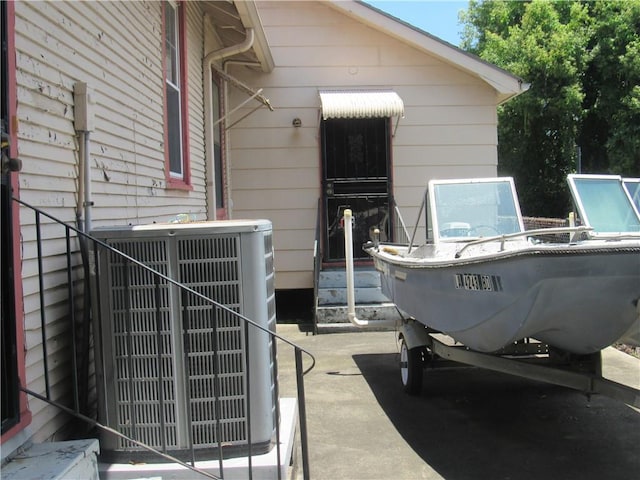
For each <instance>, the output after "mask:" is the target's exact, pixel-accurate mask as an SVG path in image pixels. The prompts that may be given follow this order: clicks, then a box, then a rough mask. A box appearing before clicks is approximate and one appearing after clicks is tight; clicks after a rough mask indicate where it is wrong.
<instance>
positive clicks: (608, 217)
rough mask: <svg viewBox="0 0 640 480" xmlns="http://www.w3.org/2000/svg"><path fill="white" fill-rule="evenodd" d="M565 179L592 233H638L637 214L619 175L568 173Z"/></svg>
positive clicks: (639, 230)
mask: <svg viewBox="0 0 640 480" xmlns="http://www.w3.org/2000/svg"><path fill="white" fill-rule="evenodd" d="M568 180H569V186H570V189H571V195H572V196H573V200H574V202H575V203H576V208H577V209H578V214H579V216H580V218H581V219H582V221H583V223H584V224H586V225H587V226H589V227H592V228H593V230H594V233H595V234H598V233H638V232H640V215H639V214H638V210H637V208H636V207H635V206H634V204H633V202H632V200H631V197H630V195H629V192H628V191H627V190H628V187H627V188H625V185H624V184H623V182H622V178H621V177H620V176H618V175H569V177H568ZM636 193H637V192H636Z"/></svg>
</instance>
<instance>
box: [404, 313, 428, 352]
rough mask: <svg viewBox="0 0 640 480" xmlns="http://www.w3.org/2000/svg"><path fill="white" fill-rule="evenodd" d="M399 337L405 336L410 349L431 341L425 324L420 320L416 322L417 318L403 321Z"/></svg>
mask: <svg viewBox="0 0 640 480" xmlns="http://www.w3.org/2000/svg"><path fill="white" fill-rule="evenodd" d="M399 337H400V338H404V341H405V342H406V343H407V347H409V348H410V349H411V348H415V347H424V346H426V345H429V343H430V341H429V333H428V332H427V329H426V328H425V326H424V325H422V324H421V323H420V322H416V321H415V320H409V321H407V322H403V323H402V326H401V327H400V334H399Z"/></svg>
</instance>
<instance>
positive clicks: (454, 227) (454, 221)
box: [429, 178, 524, 241]
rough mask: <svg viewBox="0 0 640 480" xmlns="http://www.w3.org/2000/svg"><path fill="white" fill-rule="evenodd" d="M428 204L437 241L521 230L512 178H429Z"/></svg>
mask: <svg viewBox="0 0 640 480" xmlns="http://www.w3.org/2000/svg"><path fill="white" fill-rule="evenodd" d="M429 203H430V210H431V211H430V212H429V215H430V216H431V220H432V221H431V222H430V223H431V225H430V226H431V228H432V229H433V232H432V233H433V237H434V238H435V240H436V241H438V240H445V241H446V240H447V239H456V240H460V239H461V238H465V239H473V238H478V237H491V236H495V235H506V234H510V233H518V232H522V231H523V230H524V227H523V224H522V216H521V214H520V206H519V204H518V200H517V197H516V193H515V187H514V184H513V180H512V179H511V178H493V179H473V180H439V181H432V182H430V186H429Z"/></svg>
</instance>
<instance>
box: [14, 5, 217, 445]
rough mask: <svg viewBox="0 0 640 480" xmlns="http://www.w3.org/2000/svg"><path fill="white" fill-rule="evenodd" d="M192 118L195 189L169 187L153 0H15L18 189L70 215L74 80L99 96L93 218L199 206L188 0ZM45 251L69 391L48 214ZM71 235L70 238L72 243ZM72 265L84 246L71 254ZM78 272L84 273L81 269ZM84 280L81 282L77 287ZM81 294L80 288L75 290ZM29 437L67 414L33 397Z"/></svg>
mask: <svg viewBox="0 0 640 480" xmlns="http://www.w3.org/2000/svg"><path fill="white" fill-rule="evenodd" d="M185 5H186V9H187V10H186V23H187V33H186V37H187V45H188V47H187V52H188V82H189V85H188V90H189V126H190V131H189V133H190V145H189V147H190V166H191V179H192V188H191V189H190V190H177V189H168V188H165V187H166V175H165V171H164V168H165V163H164V158H165V154H164V133H163V132H164V130H163V129H164V106H163V105H164V103H163V102H164V100H163V95H164V73H163V66H162V44H163V38H164V37H163V29H162V8H161V3H160V2H128V1H125V2H30V1H29V2H28V1H16V2H15V32H16V36H15V46H16V91H17V101H18V105H17V118H18V122H19V123H18V129H17V140H18V142H17V143H18V155H19V157H20V159H21V160H22V165H23V167H22V171H21V172H20V174H19V189H20V198H21V200H23V201H25V202H27V203H29V204H31V205H33V206H35V207H39V208H42V209H43V210H45V211H46V212H47V213H49V214H51V215H53V216H55V217H57V218H58V219H60V220H62V221H64V222H67V223H69V224H72V225H74V224H75V220H76V209H77V205H78V201H79V199H78V175H79V161H80V160H79V150H80V146H79V141H80V140H79V137H78V136H77V134H76V132H75V130H74V96H73V92H74V84H75V82H78V81H81V82H86V83H87V84H88V85H89V87H90V88H91V89H92V90H93V98H94V100H95V104H94V105H93V107H94V112H95V131H93V132H91V134H90V149H89V151H90V164H91V183H92V191H93V195H92V199H93V202H94V207H93V212H92V217H93V226H94V227H95V226H103V225H116V224H129V223H134V224H137V223H149V222H152V221H167V220H169V219H170V218H172V217H175V215H177V214H179V213H191V214H194V215H195V216H196V218H198V219H204V218H205V217H206V205H205V180H204V179H205V163H204V139H203V118H204V114H203V93H202V90H203V83H202V56H203V51H202V49H203V33H202V30H203V22H202V18H203V14H202V12H201V10H200V5H199V3H198V2H185ZM20 223H21V232H20V234H21V245H20V247H19V249H18V251H20V253H21V256H22V258H21V265H22V284H23V288H24V326H25V328H24V330H25V351H26V382H27V386H28V387H29V388H31V389H33V390H35V391H37V392H43V391H44V377H43V371H44V369H43V359H42V338H41V330H40V321H41V319H40V311H41V305H40V297H39V291H40V288H39V285H38V277H37V275H38V267H37V262H36V258H37V252H36V243H35V233H34V228H33V227H34V215H33V213H31V212H29V211H27V210H26V209H24V208H23V209H21V211H20ZM43 232H44V237H43V240H44V254H45V255H47V257H46V258H45V260H44V262H43V270H44V272H46V275H45V277H44V281H45V284H44V295H43V298H44V301H45V305H44V306H42V308H43V309H44V310H45V318H46V320H45V322H46V324H47V332H48V342H47V344H48V360H49V368H50V369H51V377H50V380H51V391H52V393H53V396H54V398H61V397H62V396H64V395H66V396H67V397H66V398H67V401H68V398H69V397H68V395H69V393H68V391H65V390H66V389H67V388H69V387H68V385H69V384H68V383H66V382H68V380H69V379H68V372H69V371H71V367H70V365H69V362H70V357H69V355H70V354H69V348H70V347H69V345H70V335H69V331H68V325H69V317H68V315H69V313H68V312H69V306H68V305H66V295H65V288H66V271H65V266H66V265H65V260H64V259H62V258H61V256H60V253H61V251H62V252H64V237H63V235H64V231H63V230H61V229H59V228H58V229H55V230H54V229H53V228H49V227H47V226H45V228H44V230H43ZM76 244H77V241H74V246H73V248H78V246H77V245H76ZM72 261H73V263H74V271H75V272H78V270H79V265H80V264H81V262H80V257H79V255H77V256H75V257H74V258H73V259H72ZM78 275H79V276H80V281H81V276H82V274H81V273H79V274H78ZM80 291H81V290H80ZM78 301H79V302H80V303H81V298H79V300H78ZM29 409H30V411H31V414H32V422H31V425H30V426H29V431H30V432H32V433H33V438H32V439H33V440H34V441H41V440H44V439H46V438H50V437H51V436H52V435H54V434H55V432H56V431H58V430H59V429H60V428H61V427H62V426H63V423H64V422H65V421H66V418H65V416H62V415H59V411H58V410H57V409H55V408H53V407H48V406H46V405H45V404H44V403H43V402H40V401H38V400H35V399H33V398H30V399H29Z"/></svg>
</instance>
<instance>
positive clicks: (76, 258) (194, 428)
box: [13, 198, 315, 479]
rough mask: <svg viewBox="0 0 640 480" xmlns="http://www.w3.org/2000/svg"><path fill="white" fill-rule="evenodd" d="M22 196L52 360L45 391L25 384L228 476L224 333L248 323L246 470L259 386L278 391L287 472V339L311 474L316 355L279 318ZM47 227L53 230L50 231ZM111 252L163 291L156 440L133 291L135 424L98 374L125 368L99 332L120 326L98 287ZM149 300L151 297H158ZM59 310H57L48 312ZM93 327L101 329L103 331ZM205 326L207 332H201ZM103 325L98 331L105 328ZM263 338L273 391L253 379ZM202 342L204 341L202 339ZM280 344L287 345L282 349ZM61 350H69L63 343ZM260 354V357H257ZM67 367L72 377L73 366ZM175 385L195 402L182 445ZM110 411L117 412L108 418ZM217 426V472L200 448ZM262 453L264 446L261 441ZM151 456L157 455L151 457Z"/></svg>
mask: <svg viewBox="0 0 640 480" xmlns="http://www.w3.org/2000/svg"><path fill="white" fill-rule="evenodd" d="M13 200H14V201H16V202H18V203H19V204H20V205H21V206H22V207H23V211H22V213H21V225H22V231H21V235H22V241H23V250H24V248H25V247H24V245H25V243H28V244H29V248H32V247H33V246H35V250H33V249H32V250H30V252H29V254H28V256H29V261H30V262H34V263H35V264H36V265H37V272H33V271H32V272H31V276H32V277H35V276H37V290H38V292H37V297H38V298H39V304H40V306H39V309H40V329H41V339H42V345H41V348H42V362H43V363H42V365H43V370H44V371H43V372H42V375H43V377H44V386H43V388H41V389H40V390H41V391H39V392H36V391H34V390H32V389H31V388H30V387H29V386H25V385H23V386H22V387H21V389H22V391H24V392H25V393H26V394H28V395H31V396H33V397H35V398H38V399H40V400H42V401H44V402H47V403H48V404H51V405H53V406H55V407H57V408H59V409H61V410H62V411H64V412H66V413H67V414H69V415H71V416H72V417H74V418H76V419H79V420H81V421H83V422H86V424H87V425H89V426H91V427H94V428H97V429H99V430H100V431H101V432H102V433H103V434H106V435H107V436H109V435H110V436H113V437H115V438H117V439H118V440H117V441H118V442H119V443H118V445H120V446H121V447H122V448H124V449H125V450H126V449H130V450H131V451H136V452H138V451H144V452H150V453H151V454H152V456H154V457H155V458H158V459H160V458H161V459H163V460H164V461H170V462H175V463H177V464H180V465H182V466H183V467H186V468H189V469H190V470H192V471H195V472H197V473H199V474H201V475H203V476H204V477H207V478H214V479H218V478H224V469H225V465H224V461H223V460H224V459H225V458H229V456H234V450H233V447H231V448H230V447H229V443H230V442H229V441H227V439H226V437H225V433H224V432H223V427H224V426H225V422H223V420H224V415H225V414H224V413H223V411H224V412H226V411H228V409H229V405H227V404H223V400H221V392H222V390H223V389H224V388H225V387H224V385H223V383H224V382H225V381H227V380H228V379H227V378H226V376H225V374H224V372H223V371H222V369H223V368H224V365H223V364H224V361H225V360H223V359H222V354H223V353H224V352H221V351H220V346H219V344H218V342H219V339H220V338H222V337H221V336H222V335H226V332H227V330H228V328H227V327H228V326H229V325H230V324H233V325H234V326H236V327H238V328H237V329H236V330H238V332H240V333H239V335H240V337H239V339H238V342H239V343H238V345H244V351H243V352H242V353H243V354H242V355H240V356H239V357H237V359H236V360H235V363H234V365H235V366H236V367H237V368H239V369H240V370H242V371H243V372H244V373H245V379H244V385H245V387H244V388H245V390H244V393H245V395H246V398H245V402H244V404H242V406H240V407H237V408H238V409H239V410H240V411H241V414H242V415H245V416H246V421H245V422H244V423H242V425H241V427H240V428H241V430H242V432H243V433H242V435H241V437H242V441H241V442H240V443H242V452H243V455H242V456H244V453H246V456H247V457H248V465H247V473H246V475H245V478H249V479H250V478H253V476H254V468H253V465H252V457H253V456H254V455H255V454H257V453H256V452H257V450H259V449H258V448H255V449H254V442H256V439H254V438H252V432H253V430H254V428H253V427H254V423H255V419H253V418H252V411H251V410H252V404H253V400H252V396H255V395H266V396H268V397H269V398H272V399H273V410H272V413H273V418H274V420H273V428H274V432H273V435H272V438H270V439H268V442H267V443H268V444H269V445H268V446H267V447H266V448H268V449H269V451H271V450H272V448H275V449H276V452H277V472H278V478H281V465H282V464H283V460H287V459H283V458H282V454H283V453H282V452H281V450H280V445H281V443H282V442H281V440H282V439H281V432H280V417H281V415H280V410H279V408H280V407H279V383H278V371H277V368H278V352H277V345H284V346H285V347H287V348H291V349H292V353H293V362H294V364H295V377H296V390H297V392H296V395H297V407H298V428H299V430H298V432H299V445H298V446H299V448H300V453H301V457H302V458H301V461H302V470H303V477H304V478H305V479H308V478H310V473H309V452H308V436H307V426H306V406H305V392H304V378H303V377H304V375H305V374H306V373H308V372H309V371H310V370H311V369H312V368H313V367H314V365H315V359H314V357H313V355H311V354H310V353H309V352H307V351H306V350H304V349H302V348H300V347H299V346H297V345H295V344H293V343H292V342H290V341H288V340H287V339H286V338H283V337H281V336H280V335H278V334H277V333H276V332H275V331H272V330H274V329H275V325H274V326H273V327H272V328H269V327H268V326H266V325H261V324H258V323H256V322H255V321H253V320H252V319H250V318H247V317H246V316H244V315H242V314H241V313H239V312H238V311H237V308H234V307H232V306H228V305H225V304H223V303H220V302H218V301H216V300H215V299H212V298H208V297H207V296H205V295H203V294H202V293H201V292H199V291H197V290H196V289H195V288H190V287H188V286H186V285H183V284H181V283H180V282H178V281H176V280H175V279H173V278H169V277H168V276H166V275H165V274H163V273H161V272H159V271H157V270H154V269H152V268H150V267H149V266H147V265H145V264H143V263H142V262H140V261H139V260H137V259H135V258H133V257H131V256H129V255H127V254H125V253H123V252H122V251H119V250H117V249H115V248H113V247H112V246H110V245H108V244H107V243H105V242H103V241H100V240H98V239H96V238H93V237H91V236H90V235H88V234H86V233H84V232H82V231H81V230H79V229H77V228H75V227H73V226H70V225H68V224H66V223H64V222H62V221H60V220H58V219H57V218H55V217H54V216H52V215H49V214H47V213H45V212H44V211H42V210H40V209H38V208H36V207H33V206H31V205H29V204H27V203H25V202H23V201H21V200H19V199H16V198H14V199H13ZM29 211H30V212H33V223H31V222H30V221H28V220H27V219H26V218H25V217H26V212H29ZM54 229H62V230H61V231H60V233H54ZM45 230H46V232H44V231H45ZM45 237H46V238H45ZM45 250H46V251H45ZM105 252H107V254H108V255H111V256H116V257H117V258H118V259H119V261H120V262H121V263H122V264H123V265H125V267H124V269H123V271H124V272H127V273H126V275H127V280H126V281H125V285H124V289H125V290H128V289H129V288H130V285H131V283H132V282H134V281H135V282H137V283H136V286H137V287H140V286H141V284H140V282H141V281H143V279H144V281H145V282H146V283H145V285H144V286H143V287H144V288H147V289H149V290H150V291H152V292H153V294H152V295H150V296H149V298H152V299H154V300H151V302H152V303H154V305H146V307H147V309H148V310H149V311H151V312H152V314H151V316H152V319H151V320H149V321H148V322H147V324H146V327H145V328H146V329H147V330H146V331H145V332H143V333H142V334H144V335H146V337H145V338H146V340H145V342H152V343H153V342H155V346H153V348H151V350H150V351H152V352H154V355H156V356H157V359H151V358H149V355H147V360H148V361H149V362H151V363H148V365H151V366H152V367H153V368H149V370H150V371H146V372H144V373H145V375H146V376H147V377H148V385H145V386H144V388H143V390H142V391H143V392H147V395H149V396H151V397H153V398H154V399H155V402H156V404H155V407H156V408H157V419H156V421H154V422H147V423H153V424H149V425H146V427H147V429H152V430H153V429H155V431H156V433H158V432H159V435H155V437H154V436H153V435H152V437H153V438H156V440H155V441H149V440H147V437H145V436H144V435H142V434H141V433H140V432H141V431H142V430H143V428H142V426H141V425H140V421H139V420H140V419H139V418H137V417H136V415H138V414H137V413H136V412H139V411H140V410H139V409H140V408H142V407H140V405H139V404H141V403H144V402H141V401H140V399H139V398H135V396H134V395H133V394H132V392H133V390H134V389H135V385H134V383H135V382H138V381H139V379H137V380H134V379H133V378H132V375H133V374H130V372H133V371H134V370H135V369H136V362H139V361H140V357H141V355H140V354H139V352H135V351H134V350H135V347H134V346H133V344H132V339H133V338H134V336H135V335H136V334H138V333H140V332H139V331H137V330H136V329H138V328H140V324H139V322H138V323H137V322H136V321H133V320H132V319H133V318H134V313H135V312H136V311H138V310H139V306H138V305H132V304H131V301H130V300H128V301H127V302H126V303H127V305H126V306H125V308H123V309H122V310H121V311H119V312H118V315H119V316H120V317H121V319H120V324H121V325H124V327H123V330H122V331H120V332H119V335H120V337H119V338H120V339H121V340H120V341H122V342H124V343H123V344H122V345H123V347H122V352H124V357H125V358H122V359H121V364H120V365H121V368H123V369H124V370H126V372H129V373H127V374H126V375H123V378H122V379H121V380H122V381H123V382H128V383H129V384H130V387H131V388H129V389H125V390H123V392H125V394H126V395H125V397H126V396H127V395H128V397H127V398H124V400H122V404H121V405H120V406H119V407H120V408H121V409H124V410H126V411H127V412H129V413H128V414H127V419H128V422H124V423H127V424H126V425H123V422H120V423H118V422H115V424H112V423H114V422H113V421H112V419H109V415H108V413H107V414H105V412H106V411H107V410H109V409H111V410H113V405H105V397H104V396H105V392H102V393H101V391H100V390H101V389H100V385H99V383H100V382H104V386H105V387H106V388H107V389H110V388H116V385H115V383H117V382H116V381H115V380H114V379H113V378H111V379H110V381H105V380H104V378H102V379H101V378H98V377H100V376H101V375H117V374H113V372H105V369H107V370H108V369H109V368H110V367H111V366H112V365H108V361H107V360H106V358H107V357H108V356H109V355H111V360H113V352H105V351H104V348H103V347H104V343H103V342H104V339H103V338H100V337H99V335H100V332H104V331H105V325H106V324H105V322H107V323H108V325H106V326H107V327H108V328H115V327H114V326H113V325H114V322H115V321H114V320H113V319H105V318H102V315H101V313H100V312H102V310H103V309H102V308H101V306H100V305H99V304H98V303H99V302H100V298H101V296H100V295H98V290H99V288H100V276H101V275H104V274H105V272H102V271H101V267H100V260H99V255H100V254H101V253H103V254H104V253H105ZM23 256H24V252H23ZM23 260H24V259H23ZM133 277H135V279H134V278H133ZM127 282H128V283H127ZM168 288H172V289H178V290H179V292H180V300H181V301H180V304H181V310H180V313H179V314H178V316H179V319H169V320H168V321H169V322H174V323H175V322H177V324H176V328H177V329H181V335H180V338H181V339H182V342H183V345H182V349H183V355H184V358H185V361H184V362H182V363H181V364H180V362H174V361H173V360H175V359H172V358H171V355H172V354H171V352H169V351H167V350H166V342H167V340H166V335H167V324H166V322H167V316H168V315H171V312H167V310H166V308H165V307H164V305H163V303H162V302H163V300H162V299H166V297H167V289H168ZM53 290H55V291H56V292H57V293H56V295H60V291H61V290H63V291H66V293H65V294H64V296H62V297H60V298H57V300H56V301H55V305H54V307H53V308H51V305H52V300H51V298H50V297H51V295H52V293H51V292H52V291H53ZM47 297H48V298H47ZM126 298H129V296H126ZM146 301H147V302H148V300H146ZM92 303H93V305H92ZM62 306H68V310H67V311H62V310H61V307H62ZM49 312H51V313H52V316H53V317H55V318H48V317H47V315H48V313H49ZM109 322H111V323H109ZM52 325H54V326H55V329H56V332H57V333H55V334H54V333H51V332H50V331H49V330H50V329H51V328H52V327H51V326H52ZM149 325H155V327H149ZM108 328H107V329H108ZM91 330H93V334H92V332H91ZM196 331H197V333H194V332H196ZM60 332H62V335H60ZM65 332H67V334H65ZM96 333H97V334H98V335H97V336H96ZM55 335H57V336H58V337H65V338H67V340H68V345H64V347H65V348H64V349H63V350H64V351H67V352H68V357H69V359H68V360H67V361H66V362H64V361H59V360H60V358H59V357H56V361H55V362H50V359H51V358H53V355H54V354H53V353H52V352H51V351H49V346H50V345H51V338H50V336H51V337H52V336H55ZM207 339H208V340H207ZM256 339H257V340H256ZM260 339H267V342H268V346H267V347H266V351H267V352H268V353H267V354H268V357H269V358H268V361H269V362H270V365H271V366H272V367H271V368H272V374H271V379H270V382H271V383H270V388H271V391H269V392H259V391H254V390H253V389H252V388H251V386H250V383H251V382H252V379H253V376H254V375H255V374H256V372H255V371H254V370H255V362H253V361H252V359H251V355H252V353H251V350H252V348H250V346H252V345H255V342H256V341H260ZM234 341H235V340H234ZM197 342H200V343H198V344H196V343H197ZM202 342H204V344H205V345H207V346H208V347H207V348H208V349H210V351H209V352H208V353H210V354H211V355H209V356H208V357H207V359H206V360H207V361H208V362H209V364H210V365H212V368H213V370H211V371H209V373H211V374H210V375H201V373H202V372H201V369H202V368H203V367H202V365H201V364H198V361H201V360H198V359H199V358H200V357H201V355H200V354H202V351H201V348H202V345H203V343H202ZM252 342H253V343H252ZM67 347H68V348H67ZM58 348H59V346H58ZM234 348H235V347H234ZM280 354H281V355H282V352H280ZM303 354H305V355H307V356H308V357H309V358H310V361H311V362H310V364H309V366H308V367H307V368H306V369H305V368H304V362H303ZM56 355H60V354H59V353H56ZM238 359H239V360H238ZM111 360H110V361H111ZM238 362H242V363H238ZM169 363H170V364H171V365H172V366H171V368H169V369H168V370H166V369H163V368H162V365H163V364H169ZM52 364H55V365H52ZM252 364H253V365H254V367H252ZM61 365H67V366H69V365H70V366H69V367H65V368H66V370H67V371H68V373H67V377H68V380H67V381H68V382H69V383H70V385H69V383H68V384H67V386H68V389H70V391H71V393H70V394H69V393H65V392H66V391H67V389H63V393H60V387H59V383H60V375H61V372H60V368H61ZM176 365H182V367H181V369H178V368H177V367H176ZM52 369H57V371H56V377H57V379H56V380H55V382H56V383H55V387H56V388H55V389H54V388H52V387H53V385H52V380H51V375H52ZM92 372H97V373H92ZM62 376H63V378H64V372H63V373H62ZM177 376H181V377H182V380H181V382H178V383H176V382H174V380H175V379H176V377H177ZM205 377H206V378H205ZM223 377H224V378H223ZM167 384H171V385H173V384H180V385H182V386H183V388H184V391H183V392H176V391H174V390H172V389H169V390H167V388H166V385H167ZM205 384H206V385H209V387H210V388H209V393H208V394H209V397H206V396H205V397H203V396H202V390H207V387H202V385H205ZM185 385H186V387H185ZM189 385H195V387H194V388H189ZM53 390H55V391H56V392H57V393H56V394H55V398H54V393H52V392H53ZM92 392H94V393H95V392H97V394H95V395H92ZM167 392H169V393H167ZM168 394H169V395H180V394H181V395H185V397H186V398H185V400H186V402H185V404H186V406H187V408H186V409H185V410H186V416H187V418H186V419H185V420H186V424H187V427H186V428H185V429H184V431H185V432H186V435H187V439H186V442H184V445H186V448H180V449H176V450H174V449H172V448H171V446H170V444H171V435H168V434H167V429H168V425H169V424H170V423H172V422H174V423H175V421H176V420H175V418H165V416H164V411H165V410H164V409H165V406H166V404H167V403H169V399H168V398H166V397H167V395H168ZM101 396H102V397H103V398H102V399H101V398H100V397H101ZM207 398H208V400H207ZM96 400H97V401H96ZM198 402H199V404H200V405H201V406H202V408H200V409H196V408H195V407H194V405H195V404H197V403H198ZM203 403H206V405H203ZM196 410H197V412H196ZM202 412H205V413H202ZM256 416H258V415H256ZM105 418H106V419H107V420H106V421H105ZM154 418H155V417H154ZM212 430H213V431H214V433H213V438H214V440H215V441H214V443H213V446H212V444H211V442H210V443H209V445H208V447H209V449H207V450H206V453H207V458H210V457H211V454H212V452H211V449H214V450H215V452H213V454H214V455H215V456H217V459H218V469H217V472H216V473H211V471H204V470H202V469H200V468H198V467H197V465H196V462H197V460H199V459H202V455H200V453H201V451H200V450H198V444H199V442H200V440H199V438H197V435H198V434H200V433H201V432H203V431H206V432H208V433H210V431H212ZM113 437H112V438H113ZM258 440H264V439H258ZM154 443H155V444H154ZM274 444H275V445H274ZM203 451H204V450H203ZM259 453H264V452H263V451H260V452H259ZM235 456H240V455H237V452H236V454H235ZM146 461H147V463H149V459H147V460H146Z"/></svg>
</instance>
